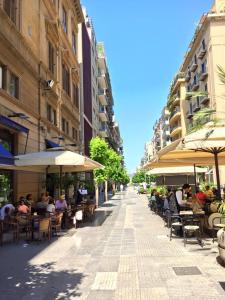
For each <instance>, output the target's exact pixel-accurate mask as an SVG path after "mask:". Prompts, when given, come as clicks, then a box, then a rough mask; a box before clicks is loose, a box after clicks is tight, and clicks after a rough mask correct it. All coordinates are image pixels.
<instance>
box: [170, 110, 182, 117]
mask: <svg viewBox="0 0 225 300" xmlns="http://www.w3.org/2000/svg"><path fill="white" fill-rule="evenodd" d="M179 112H180V107H176V108H175V109H174V110H173V111H172V112H171V114H170V119H171V118H172V117H173V116H175V115H176V114H177V113H179Z"/></svg>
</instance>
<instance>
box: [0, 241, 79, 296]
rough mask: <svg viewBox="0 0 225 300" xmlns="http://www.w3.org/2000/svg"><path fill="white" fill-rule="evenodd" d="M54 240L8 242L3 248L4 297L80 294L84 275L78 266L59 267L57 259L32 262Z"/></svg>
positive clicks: (0, 254) (1, 287)
mask: <svg viewBox="0 0 225 300" xmlns="http://www.w3.org/2000/svg"><path fill="white" fill-rule="evenodd" d="M49 245H51V244H50V243H47V242H45V243H42V244H33V243H32V244H23V243H20V244H17V245H13V244H12V245H5V246H3V247H2V248H1V249H0V257H1V271H0V290H1V297H0V298H1V299H2V300H6V299H7V300H14V299H15V300H16V299H20V298H21V299H23V300H26V299H27V300H28V299H31V300H32V299H46V300H47V299H49V300H53V299H54V300H56V299H70V298H71V297H75V296H80V293H79V292H78V291H77V286H78V285H79V284H80V283H81V282H82V279H83V278H84V276H83V274H82V273H79V272H76V270H62V269H60V270H57V269H56V267H55V263H54V262H49V263H44V264H35V265H34V264H32V262H31V260H32V258H34V257H35V256H37V255H38V254H40V253H41V252H42V251H44V250H45V249H46V248H47V247H48V246H49Z"/></svg>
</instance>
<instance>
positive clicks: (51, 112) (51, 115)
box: [47, 104, 57, 126]
mask: <svg viewBox="0 0 225 300" xmlns="http://www.w3.org/2000/svg"><path fill="white" fill-rule="evenodd" d="M47 119H48V121H49V122H51V123H52V124H54V125H55V126H56V125H57V115H56V110H55V109H53V108H52V106H51V105H50V104H47Z"/></svg>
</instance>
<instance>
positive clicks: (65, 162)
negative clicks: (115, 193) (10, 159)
mask: <svg viewBox="0 0 225 300" xmlns="http://www.w3.org/2000/svg"><path fill="white" fill-rule="evenodd" d="M15 166H16V167H17V170H19V169H21V170H25V171H26V170H27V171H33V172H45V171H46V168H47V171H48V173H58V172H59V167H61V171H62V172H84V171H91V170H94V169H97V168H102V167H103V166H102V165H101V164H99V163H98V162H96V161H94V160H92V159H90V158H88V157H86V156H83V155H80V154H78V153H75V152H72V151H68V150H52V149H51V150H50V151H42V152H34V153H28V154H24V155H18V156H15Z"/></svg>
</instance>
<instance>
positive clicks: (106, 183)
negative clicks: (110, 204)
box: [105, 180, 108, 202]
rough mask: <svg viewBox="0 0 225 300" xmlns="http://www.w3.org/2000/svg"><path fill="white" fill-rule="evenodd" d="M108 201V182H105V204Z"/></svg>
mask: <svg viewBox="0 0 225 300" xmlns="http://www.w3.org/2000/svg"><path fill="white" fill-rule="evenodd" d="M107 201H108V181H107V180H106V181H105V202H107Z"/></svg>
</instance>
